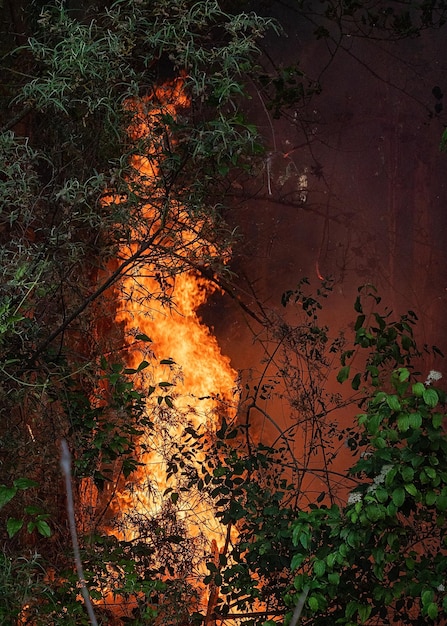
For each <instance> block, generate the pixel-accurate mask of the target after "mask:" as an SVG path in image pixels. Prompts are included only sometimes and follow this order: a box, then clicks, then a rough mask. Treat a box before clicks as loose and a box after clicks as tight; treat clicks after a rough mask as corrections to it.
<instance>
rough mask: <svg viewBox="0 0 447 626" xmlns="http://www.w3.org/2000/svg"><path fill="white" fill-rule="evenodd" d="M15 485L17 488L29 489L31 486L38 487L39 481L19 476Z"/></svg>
mask: <svg viewBox="0 0 447 626" xmlns="http://www.w3.org/2000/svg"><path fill="white" fill-rule="evenodd" d="M13 485H14V487H16V488H17V489H29V488H30V487H38V486H39V483H36V481H35V480H31V479H30V478H17V479H16V480H15V481H14V482H13Z"/></svg>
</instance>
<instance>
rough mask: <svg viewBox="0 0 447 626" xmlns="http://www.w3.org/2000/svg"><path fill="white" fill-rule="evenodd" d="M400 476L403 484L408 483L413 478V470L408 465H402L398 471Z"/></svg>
mask: <svg viewBox="0 0 447 626" xmlns="http://www.w3.org/2000/svg"><path fill="white" fill-rule="evenodd" d="M400 475H401V476H402V478H403V479H404V482H406V483H409V482H411V481H412V480H413V478H414V469H413V468H412V467H410V466H409V465H404V466H403V467H402V469H401V470H400Z"/></svg>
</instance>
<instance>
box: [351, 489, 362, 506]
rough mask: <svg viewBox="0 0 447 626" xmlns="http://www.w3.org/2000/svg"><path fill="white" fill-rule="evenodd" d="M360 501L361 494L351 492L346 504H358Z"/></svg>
mask: <svg viewBox="0 0 447 626" xmlns="http://www.w3.org/2000/svg"><path fill="white" fill-rule="evenodd" d="M361 499H362V494H361V493H360V492H359V491H351V493H350V494H349V497H348V504H355V503H356V502H360V500H361Z"/></svg>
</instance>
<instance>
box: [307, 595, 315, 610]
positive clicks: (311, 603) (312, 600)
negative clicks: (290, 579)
mask: <svg viewBox="0 0 447 626" xmlns="http://www.w3.org/2000/svg"><path fill="white" fill-rule="evenodd" d="M307 603H308V605H309V608H310V610H311V611H312V612H314V613H315V611H318V600H317V598H316V597H315V596H310V597H309V598H308V599H307Z"/></svg>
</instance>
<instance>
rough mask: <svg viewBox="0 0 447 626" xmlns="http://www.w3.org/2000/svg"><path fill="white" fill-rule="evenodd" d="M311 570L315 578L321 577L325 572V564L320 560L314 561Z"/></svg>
mask: <svg viewBox="0 0 447 626" xmlns="http://www.w3.org/2000/svg"><path fill="white" fill-rule="evenodd" d="M313 570H314V574H315V576H323V575H324V573H325V572H326V563H325V562H324V561H322V560H318V561H315V563H314V566H313Z"/></svg>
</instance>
